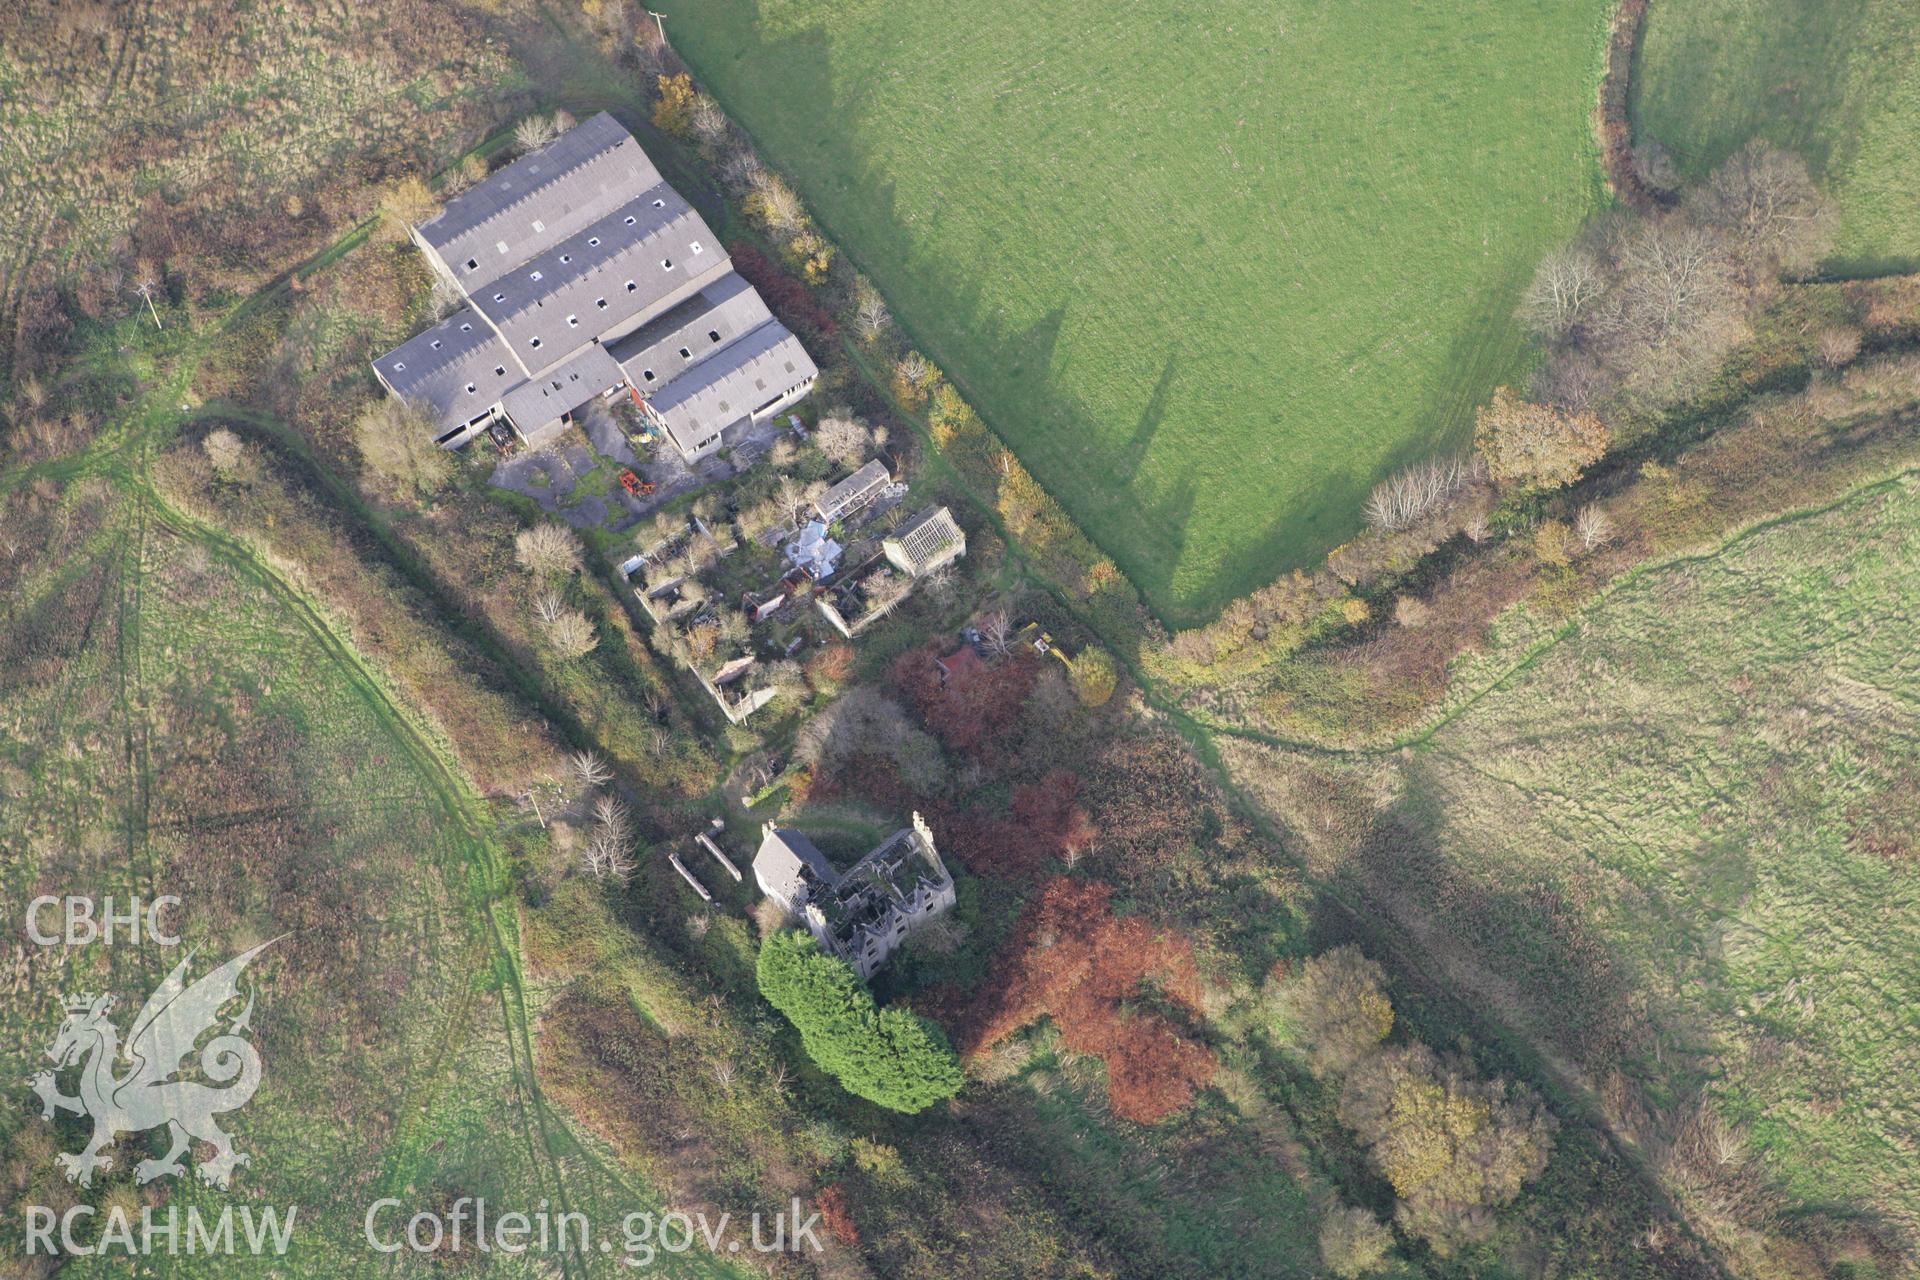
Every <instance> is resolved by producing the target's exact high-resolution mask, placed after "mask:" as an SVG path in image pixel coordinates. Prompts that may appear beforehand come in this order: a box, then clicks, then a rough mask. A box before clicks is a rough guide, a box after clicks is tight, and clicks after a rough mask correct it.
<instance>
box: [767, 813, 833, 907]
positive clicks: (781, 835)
mask: <svg viewBox="0 0 1920 1280" xmlns="http://www.w3.org/2000/svg"><path fill="white" fill-rule="evenodd" d="M807 875H811V876H812V877H813V878H814V879H816V880H817V881H819V882H820V883H821V884H823V885H825V886H826V887H828V888H832V887H833V886H834V885H835V884H838V883H839V880H840V877H839V875H838V874H837V873H835V871H834V869H833V866H832V864H831V863H829V862H828V861H827V859H826V855H824V854H822V853H821V852H820V850H818V849H817V848H815V847H814V844H813V841H811V840H809V839H807V837H806V836H805V835H803V834H801V833H800V832H798V831H795V830H793V829H792V828H791V827H771V828H770V829H769V830H768V831H767V833H766V835H765V837H763V838H762V839H761V841H760V851H759V852H758V853H756V854H754V855H753V878H754V879H755V880H757V881H759V883H760V887H761V889H763V890H765V891H766V892H767V893H769V894H772V895H773V896H774V897H776V898H779V899H780V900H781V901H783V902H787V903H795V902H797V901H798V900H799V899H800V898H801V897H803V896H805V895H804V894H803V893H802V889H803V886H804V885H805V878H806V876H807Z"/></svg>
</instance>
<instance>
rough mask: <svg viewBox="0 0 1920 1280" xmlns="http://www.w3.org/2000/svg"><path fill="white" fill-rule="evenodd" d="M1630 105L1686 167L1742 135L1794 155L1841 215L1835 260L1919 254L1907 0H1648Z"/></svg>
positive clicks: (1919, 98) (1872, 266)
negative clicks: (1825, 187)
mask: <svg viewBox="0 0 1920 1280" xmlns="http://www.w3.org/2000/svg"><path fill="white" fill-rule="evenodd" d="M1631 106H1632V114H1633V124H1634V131H1635V134H1636V136H1637V137H1642V138H1645V137H1651V138H1657V139H1658V140H1659V141H1661V142H1663V143H1665V144H1666V145H1667V146H1668V147H1669V148H1671V149H1672V150H1673V152H1674V154H1675V157H1676V159H1678V161H1679V162H1680V168H1681V171H1682V173H1683V174H1684V175H1685V176H1687V177H1688V178H1697V177H1699V176H1701V175H1703V174H1705V173H1706V172H1707V171H1708V170H1710V169H1712V168H1713V166H1714V165H1716V164H1718V163H1719V162H1720V161H1721V160H1722V159H1724V158H1725V157H1726V156H1727V155H1728V154H1729V153H1730V152H1732V151H1734V150H1735V149H1736V148H1738V147H1739V146H1740V145H1741V144H1743V143H1744V142H1746V141H1747V139H1748V138H1750V137H1753V136H1755V135H1758V136H1759V137H1762V138H1765V139H1767V140H1769V141H1771V142H1774V143H1776V144H1778V145H1780V146H1783V147H1787V148H1790V149H1792V150H1794V151H1797V152H1799V153H1801V154H1802V155H1804V156H1806V157H1807V159H1808V161H1809V162H1810V163H1811V164H1812V165H1813V168H1814V173H1815V175H1816V176H1818V177H1821V178H1822V179H1823V180H1824V181H1826V182H1827V183H1828V184H1829V185H1830V186H1831V188H1832V190H1833V192H1834V194H1835V195H1836V196H1838V197H1839V200H1840V203H1841V207H1842V209H1843V211H1844V214H1845V217H1844V220H1843V223H1842V226H1841V234H1840V245H1839V248H1838V251H1837V253H1836V255H1835V261H1834V262H1833V263H1832V264H1831V265H1832V266H1833V268H1834V269H1836V270H1838V271H1841V272H1845V273H1849V274H1861V275H1870V274H1879V273H1882V272H1888V271H1911V270H1913V269H1914V268H1915V267H1916V266H1920V183H1916V182H1915V181H1914V160H1915V156H1916V144H1915V141H1914V139H1915V136H1916V134H1920V23H1917V22H1916V21H1915V13H1914V8H1913V5H1912V4H1911V3H1910V0H1658V3H1656V4H1654V5H1653V6H1652V8H1651V9H1650V10H1649V11H1648V14H1647V26H1646V33H1645V35H1644V37H1643V39H1642V42H1641V48H1640V62H1639V66H1638V67H1637V68H1636V74H1635V76H1634V94H1633V100H1632V104H1631Z"/></svg>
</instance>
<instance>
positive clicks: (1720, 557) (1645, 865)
mask: <svg viewBox="0 0 1920 1280" xmlns="http://www.w3.org/2000/svg"><path fill="white" fill-rule="evenodd" d="M1916 583H1920V483H1916V481H1915V479H1914V478H1913V477H1912V476H1911V475H1909V476H1908V477H1907V478H1906V479H1905V480H1903V481H1896V482H1889V483H1886V484H1882V485H1878V486H1871V487H1869V488H1868V489H1867V490H1865V491H1863V492H1862V493H1861V494H1860V495H1859V496H1857V497H1855V498H1853V499H1851V500H1849V501H1847V502H1845V503H1844V504H1842V505H1840V506H1838V507H1837V508H1835V509H1832V510H1830V511H1827V512H1824V513H1820V514H1815V515H1809V516H1804V517H1789V518H1788V519H1786V520H1784V521H1782V522H1780V523H1778V524H1775V525H1773V526H1772V527H1767V528H1763V529H1761V530H1759V531H1758V532H1755V533H1753V534H1751V535H1749V536H1747V537H1745V538H1742V539H1739V540H1737V541H1735V542H1734V543H1732V544H1730V545H1729V546H1728V547H1727V548H1726V549H1724V550H1722V551H1721V552H1719V553H1717V554H1714V555H1710V556H1707V557H1704V558H1701V559H1697V560H1692V561H1684V562H1681V563H1678V564H1675V565H1673V566H1670V567H1668V568H1666V569H1662V570H1657V571H1654V572H1650V573H1648V574H1646V575H1644V576H1642V577H1640V578H1638V579H1637V580H1634V581H1632V582H1630V583H1629V584H1627V585H1625V586H1623V587H1622V588H1621V589H1620V590H1618V591H1617V592H1615V593H1614V594H1613V595H1612V596H1611V597H1610V598H1608V599H1607V600H1606V601H1605V602H1604V603H1602V604H1600V605H1598V606H1596V607H1595V608H1593V609H1592V610H1591V611H1590V612H1589V613H1588V614H1587V616H1586V617H1585V618H1584V619H1583V623H1582V626H1581V627H1580V628H1579V630H1578V631H1577V632H1576V633H1575V634H1573V635H1571V636H1569V637H1568V638H1567V639H1565V640H1564V641H1563V642H1561V643H1560V644H1559V645H1557V646H1555V647H1554V648H1552V649H1550V650H1548V651H1547V652H1546V653H1545V654H1544V655H1543V656H1541V657H1540V659H1539V660H1538V661H1536V662H1534V663H1533V664H1532V665H1530V666H1529V667H1528V668H1526V669H1525V670H1524V671H1522V672H1520V673H1519V674H1518V675H1516V676H1515V677H1514V678H1512V679H1511V680H1509V681H1508V682H1506V683H1505V684H1504V685H1502V686H1501V687H1499V688H1497V689H1495V690H1493V691H1492V692H1490V693H1489V694H1488V695H1487V696H1486V697H1484V698H1483V699H1481V700H1480V701H1479V702H1477V703H1476V704H1474V705H1473V706H1472V707H1470V708H1469V709H1468V710H1466V711H1465V712H1463V713H1462V714H1460V715H1459V716H1458V717H1457V718H1456V719H1454V720H1453V721H1452V722H1451V723H1449V724H1448V725H1446V726H1445V727H1443V728H1442V729H1441V730H1440V731H1439V732H1438V733H1437V734H1435V735H1434V737H1433V738H1432V739H1431V741H1430V742H1429V743H1428V744H1427V745H1426V746H1425V747H1423V748H1421V749H1420V750H1419V751H1418V752H1417V753H1416V754H1415V755H1414V757H1413V759H1412V761H1411V763H1410V764H1409V765H1408V766H1407V770H1406V774H1405V783H1406V790H1405V792H1404V795H1403V799H1402V806H1401V808H1400V811H1399V812H1400V813H1401V815H1402V819H1403V825H1402V829H1403V830H1404V831H1406V832H1409V833H1412V832H1419V833H1421V834H1420V835H1418V836H1413V837H1411V843H1410V844H1409V843H1403V844H1402V845H1401V847H1400V849H1399V850H1398V851H1397V855H1396V856H1397V857H1398V858H1399V859H1400V860H1401V870H1400V872H1399V873H1398V878H1399V881H1400V883H1401V884H1402V886H1403V888H1404V891H1405V892H1406V893H1407V894H1408V895H1409V896H1410V897H1411V898H1416V899H1418V900H1419V902H1420V904H1421V905H1420V906H1418V907H1417V908H1414V910H1415V911H1417V912H1418V913H1422V914H1426V915H1428V917H1429V918H1428V924H1430V925H1432V926H1435V928H1436V932H1437V933H1441V934H1445V935H1446V936H1447V937H1449V938H1450V939H1451V941H1449V942H1447V943H1445V944H1444V945H1443V950H1446V951H1450V952H1452V953H1454V954H1456V956H1457V957H1461V958H1467V964H1468V969H1469V970H1470V971H1473V970H1477V971H1478V972H1479V973H1480V974H1481V975H1482V976H1487V975H1497V976H1490V977H1487V980H1486V981H1484V982H1478V981H1476V982H1473V983H1471V985H1476V986H1478V987H1479V989H1480V991H1481V994H1483V995H1487V996H1490V997H1492V998H1494V999H1495V1000H1496V1001H1499V1002H1501V1003H1508V1004H1510V1006H1511V1007H1510V1010H1509V1011H1510V1012H1511V1013H1513V1014H1514V1015H1515V1016H1517V1018H1518V1019H1519V1021H1520V1022H1521V1024H1522V1025H1524V1026H1526V1027H1528V1028H1529V1030H1530V1032H1531V1033H1532V1034H1533V1035H1534V1036H1535V1037H1536V1038H1537V1040H1538V1041H1539V1042H1543V1043H1546V1044H1548V1045H1551V1046H1553V1048H1554V1049H1555V1051H1556V1052H1557V1053H1560V1054H1564V1055H1565V1056H1566V1057H1567V1058H1569V1059H1571V1060H1572V1061H1573V1062H1574V1063H1575V1064H1576V1065H1577V1066H1578V1067H1579V1068H1581V1069H1582V1070H1583V1071H1584V1072H1585V1073H1587V1074H1588V1078H1589V1079H1590V1080H1592V1081H1593V1082H1594V1083H1595V1085H1596V1087H1597V1088H1598V1089H1599V1090H1600V1092H1601V1095H1602V1097H1603V1099H1604V1100H1605V1101H1606V1103H1607V1105H1608V1107H1609V1109H1610V1111H1612V1112H1613V1115H1614V1119H1615V1122H1616V1123H1617V1124H1618V1125H1620V1127H1622V1128H1623V1129H1624V1130H1626V1131H1628V1132H1629V1133H1632V1134H1634V1135H1635V1136H1638V1137H1639V1138H1641V1139H1642V1140H1643V1141H1647V1140H1652V1141H1653V1142H1654V1143H1655V1146H1656V1149H1657V1144H1658V1140H1659V1139H1661V1138H1662V1137H1665V1136H1669V1135H1670V1134H1671V1132H1672V1127H1673V1125H1674V1124H1675V1121H1676V1118H1679V1117H1684V1116H1685V1115H1687V1114H1688V1113H1689V1111H1690V1109H1691V1107H1692V1106H1693V1105H1694V1102H1695V1100H1696V1099H1702V1100H1704V1101H1705V1102H1706V1103H1707V1104H1709V1105H1710V1106H1711V1107H1713V1108H1714V1109H1716V1110H1717V1111H1718V1112H1719V1114H1720V1115H1721V1116H1722V1117H1724V1119H1725V1120H1726V1121H1727V1122H1728V1123H1729V1124H1731V1125H1733V1126H1737V1128H1736V1130H1735V1132H1744V1134H1745V1138H1746V1141H1745V1144H1744V1146H1745V1151H1746V1152H1747V1153H1749V1154H1753V1155H1757V1156H1758V1157H1759V1158H1760V1161H1761V1168H1762V1169H1764V1173H1765V1179H1766V1181H1767V1182H1769V1183H1771V1184H1773V1185H1775V1186H1777V1187H1778V1188H1779V1189H1781V1190H1782V1191H1784V1192H1785V1193H1786V1196H1787V1198H1788V1200H1789V1202H1790V1203H1792V1204H1793V1205H1796V1206H1798V1207H1799V1208H1800V1209H1801V1210H1802V1211H1806V1210H1809V1209H1830V1210H1837V1211H1838V1212H1839V1213H1840V1214H1841V1215H1847V1214H1850V1213H1853V1212H1858V1211H1864V1212H1865V1213H1867V1214H1869V1215H1870V1216H1873V1217H1878V1218H1880V1219H1881V1220H1882V1221H1884V1222H1885V1223H1888V1224H1890V1225H1891V1226H1892V1227H1893V1229H1894V1233H1895V1234H1896V1235H1897V1234H1899V1233H1905V1235H1906V1247H1907V1248H1908V1249H1913V1248H1915V1247H1916V1243H1915V1242H1916V1241H1920V1160H1916V1158H1915V1156H1916V1151H1915V1146H1914V1142H1915V1134H1916V1132H1920V1100H1916V1098H1915V1095H1914V1090H1913V1082H1914V1080H1915V1079H1916V1072H1917V1071H1920V1025H1916V1021H1915V1009H1916V1008H1920V828H1917V827H1916V811H1917V810H1920V746H1917V745H1916V744H1917V743H1920V713H1917V708H1920V660H1916V657H1915V651H1914V647H1913V629H1912V619H1913V618H1914V617H1916V616H1920V590H1917V589H1916ZM1382 856H1384V851H1383V854H1382ZM1440 869H1444V870H1443V871H1442V870H1440ZM1427 874H1435V875H1436V879H1435V881H1434V883H1432V884H1422V883H1420V880H1421V877H1422V876H1424V875H1427ZM1615 1072H1618V1073H1620V1076H1614V1075H1613V1073H1615ZM1621 1077H1624V1081H1625V1082H1626V1083H1625V1084H1624V1086H1623V1085H1622V1084H1621V1083H1620V1078H1621ZM1609 1080H1612V1081H1613V1083H1611V1084H1610V1083H1609ZM1700 1203H1704V1204H1711V1199H1710V1197H1703V1199H1702V1200H1701V1202H1700ZM1696 1207H1697V1206H1696ZM1789 1234H1793V1233H1791V1232H1790V1233H1789Z"/></svg>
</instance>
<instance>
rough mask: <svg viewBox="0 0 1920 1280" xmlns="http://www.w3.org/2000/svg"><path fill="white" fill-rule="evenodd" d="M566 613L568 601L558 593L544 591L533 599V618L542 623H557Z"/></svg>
mask: <svg viewBox="0 0 1920 1280" xmlns="http://www.w3.org/2000/svg"><path fill="white" fill-rule="evenodd" d="M566 611H567V602H566V599H565V598H564V597H563V596H561V594H560V593H559V592H558V591H542V592H541V593H540V594H539V595H537V596H535V597H534V598H533V616H534V617H536V618H538V619H540V621H542V622H545V623H552V622H556V621H558V620H559V618H560V615H561V614H563V613H565V612H566Z"/></svg>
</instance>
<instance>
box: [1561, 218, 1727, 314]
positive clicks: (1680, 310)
mask: <svg viewBox="0 0 1920 1280" xmlns="http://www.w3.org/2000/svg"><path fill="white" fill-rule="evenodd" d="M1614 255H1615V259H1616V261H1617V262H1618V264H1619V267H1620V275H1621V278H1620V281H1619V284H1618V286H1617V287H1616V288H1614V289H1612V290H1611V291H1609V292H1610V298H1609V301H1610V303H1611V305H1609V306H1608V307H1605V308H1602V309H1601V314H1600V315H1599V316H1596V318H1595V323H1596V324H1599V325H1602V326H1604V328H1605V329H1606V330H1607V331H1608V332H1609V333H1610V334H1612V335H1613V336H1615V337H1617V338H1622V339H1625V340H1628V341H1631V342H1637V343H1642V344H1645V345H1647V346H1655V345H1658V344H1661V343H1663V342H1666V341H1667V340H1668V339H1670V338H1673V337H1674V336H1676V335H1677V334H1679V333H1681V332H1682V331H1684V330H1691V329H1695V328H1697V327H1698V326H1700V325H1701V324H1702V323H1703V322H1705V321H1706V320H1707V318H1708V317H1709V316H1710V315H1711V314H1712V313H1714V312H1716V311H1718V310H1720V309H1722V308H1724V307H1725V306H1726V305H1727V304H1728V303H1730V302H1732V301H1734V300H1735V296H1736V295H1735V288H1734V280H1733V270H1732V263H1731V261H1730V260H1729V259H1728V257H1727V253H1726V249H1725V246H1724V245H1723V244H1722V242H1721V240H1720V238H1719V237H1718V236H1717V235H1715V234H1714V233H1713V232H1712V231H1711V230H1709V229H1708V228H1706V227H1703V226H1699V225H1697V224H1695V223H1693V222H1690V221H1688V220H1686V219H1685V218H1680V217H1674V216H1668V217H1664V218H1656V219H1653V220H1651V221H1648V222H1645V223H1642V224H1640V225H1639V226H1637V227H1634V228H1632V229H1631V230H1629V231H1627V232H1626V233H1625V234H1624V235H1622V236H1620V237H1619V238H1618V239H1617V241H1616V247H1615V250H1614Z"/></svg>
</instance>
